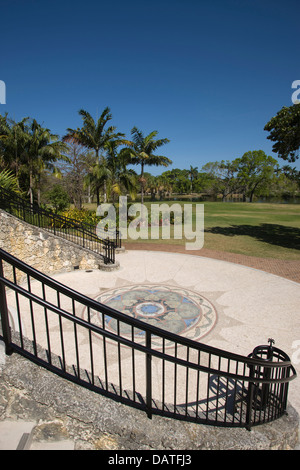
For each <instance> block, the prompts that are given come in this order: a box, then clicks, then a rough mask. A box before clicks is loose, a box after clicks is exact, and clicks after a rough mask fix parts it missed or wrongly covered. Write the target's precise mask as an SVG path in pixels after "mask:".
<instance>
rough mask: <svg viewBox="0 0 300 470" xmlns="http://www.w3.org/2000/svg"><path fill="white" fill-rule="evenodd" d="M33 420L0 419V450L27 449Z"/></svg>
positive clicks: (33, 423) (33, 424)
mask: <svg viewBox="0 0 300 470" xmlns="http://www.w3.org/2000/svg"><path fill="white" fill-rule="evenodd" d="M35 425H36V423H35V422H31V421H21V420H20V421H10V420H7V421H1V422H0V450H28V449H29V447H30V442H31V439H32V431H33V428H34V426H35Z"/></svg>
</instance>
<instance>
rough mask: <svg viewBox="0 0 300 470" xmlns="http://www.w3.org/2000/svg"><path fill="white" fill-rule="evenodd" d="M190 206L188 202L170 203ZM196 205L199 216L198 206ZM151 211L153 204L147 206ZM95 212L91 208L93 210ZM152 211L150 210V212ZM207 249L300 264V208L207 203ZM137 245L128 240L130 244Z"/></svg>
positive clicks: (205, 218)
mask: <svg viewBox="0 0 300 470" xmlns="http://www.w3.org/2000/svg"><path fill="white" fill-rule="evenodd" d="M174 202H176V203H179V204H181V206H183V204H188V203H187V202H179V201H170V202H168V204H169V205H171V204H172V203H174ZM157 203H158V202H157ZM192 204H193V212H194V213H195V206H196V203H195V202H194V203H192ZM146 206H147V207H148V208H149V206H150V203H146ZM89 208H91V207H89ZM149 210H150V208H149ZM204 230H205V233H204V248H206V249H210V250H217V251H225V252H231V253H239V254H243V255H248V256H256V257H263V258H275V259H282V260H300V205H298V204H265V203H238V202H236V203H222V202H206V203H204ZM133 242H134V243H136V241H134V240H130V239H128V240H127V242H126V243H128V244H129V243H133ZM138 242H139V243H145V242H147V243H159V244H181V245H184V244H185V242H186V240H185V239H182V240H174V239H173V238H172V230H171V240H163V239H162V238H160V239H158V240H151V239H150V237H149V239H148V240H142V239H139V240H138Z"/></svg>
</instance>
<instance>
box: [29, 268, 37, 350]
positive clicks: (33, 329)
mask: <svg viewBox="0 0 300 470" xmlns="http://www.w3.org/2000/svg"><path fill="white" fill-rule="evenodd" d="M27 286H28V292H30V293H31V283H30V276H29V274H27ZM29 307H30V317H31V330H32V340H33V351H34V355H35V356H37V344H36V333H35V324H34V312H33V304H32V300H31V298H30V299H29Z"/></svg>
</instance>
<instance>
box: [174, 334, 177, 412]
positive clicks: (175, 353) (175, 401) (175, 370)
mask: <svg viewBox="0 0 300 470" xmlns="http://www.w3.org/2000/svg"><path fill="white" fill-rule="evenodd" d="M174 356H175V359H177V343H175V352H174ZM176 404H177V361H175V363H174V413H176Z"/></svg>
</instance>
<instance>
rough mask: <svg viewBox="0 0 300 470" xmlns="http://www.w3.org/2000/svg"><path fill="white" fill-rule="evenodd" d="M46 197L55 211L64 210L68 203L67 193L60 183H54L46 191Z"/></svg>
mask: <svg viewBox="0 0 300 470" xmlns="http://www.w3.org/2000/svg"><path fill="white" fill-rule="evenodd" d="M47 198H48V201H49V202H50V203H51V204H52V206H53V207H54V211H55V212H56V213H57V212H61V211H64V210H65V209H67V208H68V207H69V205H70V198H69V195H68V193H67V192H66V190H65V189H64V188H63V187H62V186H61V185H60V184H55V185H54V186H53V187H52V189H51V190H50V191H48V193H47Z"/></svg>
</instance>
